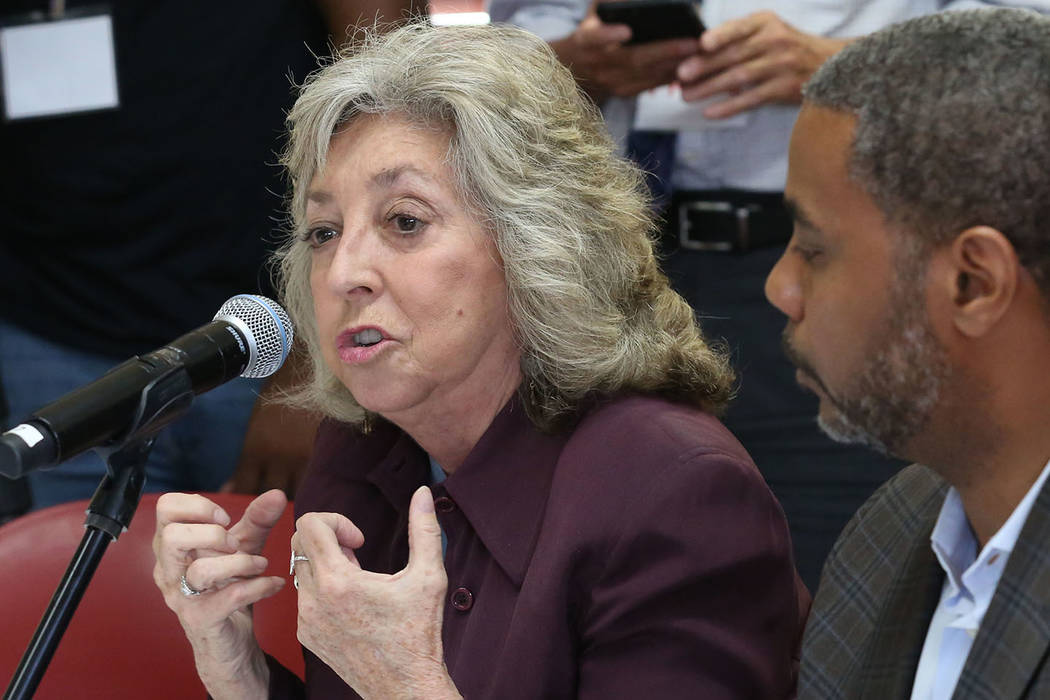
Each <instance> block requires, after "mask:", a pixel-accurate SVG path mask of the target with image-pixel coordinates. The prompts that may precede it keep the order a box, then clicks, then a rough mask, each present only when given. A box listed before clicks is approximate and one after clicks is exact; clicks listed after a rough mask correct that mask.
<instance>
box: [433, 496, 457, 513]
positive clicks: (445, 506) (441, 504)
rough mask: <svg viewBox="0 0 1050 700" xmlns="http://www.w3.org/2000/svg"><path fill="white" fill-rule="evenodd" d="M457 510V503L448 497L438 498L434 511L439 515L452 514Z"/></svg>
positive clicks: (435, 500)
mask: <svg viewBox="0 0 1050 700" xmlns="http://www.w3.org/2000/svg"><path fill="white" fill-rule="evenodd" d="M455 509H456V503H455V501H453V500H452V499H451V498H449V497H448V496H438V497H437V498H435V499H434V510H436V511H437V512H439V513H451V512H452V511H454V510H455Z"/></svg>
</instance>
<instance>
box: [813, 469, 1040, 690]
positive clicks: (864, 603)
mask: <svg viewBox="0 0 1050 700" xmlns="http://www.w3.org/2000/svg"><path fill="white" fill-rule="evenodd" d="M1047 483H1048V485H1047V487H1046V488H1044V489H1043V490H1042V492H1041V493H1040V494H1039V496H1038V498H1037V500H1036V502H1035V505H1034V506H1033V508H1032V512H1031V514H1030V515H1029V516H1028V520H1027V522H1026V523H1025V525H1024V528H1023V529H1022V531H1021V535H1020V537H1019V538H1018V540H1017V545H1016V546H1015V547H1014V550H1013V553H1012V554H1011V555H1010V560H1009V561H1008V562H1007V565H1006V570H1005V571H1004V572H1003V576H1002V579H1001V580H1000V581H999V587H998V588H997V589H996V591H995V596H994V597H993V598H992V603H991V605H990V606H989V607H988V612H987V613H985V616H984V621H983V622H982V623H981V628H980V630H979V631H978V633H977V637H976V638H975V639H974V642H973V647H972V648H971V650H970V655H969V657H967V659H966V665H965V666H964V667H963V671H962V675H961V676H960V677H959V683H958V685H957V686H956V688H955V694H954V695H953V698H954V699H955V700H958V699H961V698H967V699H969V698H979V699H981V700H985V699H987V700H991V699H992V698H996V699H1005V698H1050V663H1047V655H1048V650H1050V481H1048V482H1047ZM947 490H948V485H947V484H946V483H945V481H944V480H943V479H941V478H940V477H939V476H937V475H936V474H934V473H933V472H932V471H931V470H929V469H928V468H926V467H923V466H920V465H912V466H910V467H908V468H907V469H904V470H903V471H902V472H901V473H900V474H898V475H897V476H895V477H894V478H893V479H890V481H888V482H887V483H886V484H884V485H883V486H882V487H881V488H880V489H879V490H878V491H877V492H875V494H874V495H873V496H872V497H871V498H870V499H869V500H868V502H867V503H865V504H864V505H863V506H862V507H861V509H860V510H858V511H857V514H856V515H854V516H853V519H852V520H851V521H850V523H849V524H848V525H847V526H846V528H845V529H844V530H843V531H842V534H841V535H840V536H839V539H838V541H837V542H836V543H835V547H834V548H833V549H832V550H831V554H830V555H829V556H828V560H827V562H826V563H825V565H824V572H823V574H822V576H821V580H820V587H819V588H818V589H817V596H816V599H815V600H814V601H813V609H812V612H811V613H810V617H809V622H808V624H807V626H806V631H805V634H804V636H803V639H802V660H801V668H800V670H799V692H798V697H799V698H800V700H808V699H810V698H814V699H816V698H819V699H820V700H825V699H830V698H849V699H850V700H852V699H854V698H872V699H878V700H892V699H894V698H909V697H910V696H911V687H912V683H913V681H914V679H915V670H916V668H917V667H918V665H919V655H920V654H921V653H922V645H923V643H924V641H925V640H926V629H927V627H929V624H930V619H931V618H932V617H933V611H934V609H935V608H936V606H937V602H938V601H939V600H940V594H941V587H942V585H943V583H944V572H943V570H942V569H941V567H940V564H938V562H937V559H936V557H935V556H934V554H933V550H932V549H931V548H930V533H931V532H933V526H934V523H935V522H936V521H937V515H938V514H939V512H940V509H941V504H942V503H943V502H944V496H945V494H946V493H947Z"/></svg>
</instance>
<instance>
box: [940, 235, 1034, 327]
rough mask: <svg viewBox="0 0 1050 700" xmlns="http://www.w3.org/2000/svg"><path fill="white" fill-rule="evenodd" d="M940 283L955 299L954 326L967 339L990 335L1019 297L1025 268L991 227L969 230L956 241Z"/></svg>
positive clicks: (1007, 244)
mask: <svg viewBox="0 0 1050 700" xmlns="http://www.w3.org/2000/svg"><path fill="white" fill-rule="evenodd" d="M943 255H944V256H945V257H946V259H945V260H943V262H944V263H945V264H944V265H943V266H939V267H940V268H941V269H940V272H941V274H940V275H939V278H940V280H939V282H940V283H941V284H942V285H943V286H942V289H943V290H944V291H945V292H946V293H948V294H949V295H950V297H951V309H952V323H953V324H954V325H955V328H956V329H957V330H958V331H959V332H960V333H962V334H963V335H965V336H968V337H971V338H977V337H980V336H983V335H985V334H986V333H988V332H989V331H990V330H991V329H992V328H993V327H994V326H995V325H996V324H997V323H998V322H999V320H1000V319H1001V318H1002V317H1003V316H1004V315H1005V314H1006V312H1007V311H1008V310H1009V308H1010V305H1011V304H1012V303H1013V301H1014V298H1015V296H1016V294H1017V285H1018V276H1019V275H1020V269H1021V264H1020V261H1019V260H1018V258H1017V252H1016V251H1015V250H1014V247H1013V244H1011V243H1010V241H1009V240H1007V238H1006V236H1004V235H1003V234H1002V232H1000V231H997V230H996V229H994V228H991V227H989V226H974V227H973V228H968V229H966V230H965V231H963V232H962V233H960V234H959V235H958V236H956V237H955V240H954V241H952V243H951V244H950V246H949V247H948V248H947V250H945V251H944V253H943Z"/></svg>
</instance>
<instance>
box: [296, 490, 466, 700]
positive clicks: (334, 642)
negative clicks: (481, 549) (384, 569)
mask: <svg viewBox="0 0 1050 700" xmlns="http://www.w3.org/2000/svg"><path fill="white" fill-rule="evenodd" d="M364 541H365V540H364V535H362V534H361V531H360V530H358V529H357V527H356V526H355V525H354V524H353V523H352V522H350V520H349V519H347V518H346V517H344V516H342V515H339V514H336V513H308V514H306V515H304V516H302V517H301V518H299V520H298V522H297V523H296V532H295V534H294V535H293V536H292V551H293V552H294V553H295V554H296V555H305V556H306V558H307V560H308V561H298V562H297V563H295V575H296V583H297V586H298V588H299V633H298V636H299V641H300V642H302V644H303V646H305V647H306V648H307V649H309V650H310V651H312V652H313V653H314V654H316V655H317V657H318V658H320V659H321V661H323V662H324V663H326V664H327V665H328V666H329V667H331V668H332V669H333V670H334V671H335V672H336V673H338V674H339V676H340V678H342V679H343V680H344V681H346V683H347V684H348V685H350V686H351V687H352V688H353V689H354V690H355V691H357V692H358V694H360V695H361V696H362V697H364V698H390V697H413V698H415V697H418V698H435V699H441V698H458V697H460V696H459V693H458V691H457V690H456V687H455V685H454V684H453V682H452V679H451V678H450V677H449V675H448V671H447V670H446V668H445V662H444V652H443V647H442V644H441V622H442V612H443V608H444V599H445V590H446V588H447V586H448V581H447V579H446V576H445V566H444V562H443V560H442V555H441V527H440V526H439V525H438V521H437V517H436V516H435V514H434V501H433V498H432V496H431V494H430V489H429V488H427V487H426V486H423V487H420V488H419V489H418V490H417V491H416V493H415V494H414V495H413V496H412V503H411V505H410V506H409V512H408V548H409V556H408V565H407V566H406V567H405V568H404V569H402V570H401V571H399V572H397V573H396V574H393V575H385V574H377V573H373V572H371V571H365V570H363V569H362V568H361V566H360V565H359V564H358V562H357V557H356V556H355V555H354V551H353V550H354V549H356V548H358V547H360V546H361V545H362V544H364Z"/></svg>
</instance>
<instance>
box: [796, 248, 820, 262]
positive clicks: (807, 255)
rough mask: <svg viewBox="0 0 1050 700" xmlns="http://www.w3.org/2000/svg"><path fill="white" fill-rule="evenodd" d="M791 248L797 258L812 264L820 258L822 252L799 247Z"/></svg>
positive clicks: (817, 249) (816, 249)
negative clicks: (799, 257)
mask: <svg viewBox="0 0 1050 700" xmlns="http://www.w3.org/2000/svg"><path fill="white" fill-rule="evenodd" d="M793 248H794V250H795V252H796V253H797V254H798V255H799V256H801V257H802V259H803V260H805V261H806V262H813V261H814V260H816V259H817V258H818V257H819V256H820V254H821V252H822V251H821V250H820V249H819V248H807V247H805V246H799V245H796V246H793Z"/></svg>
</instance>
